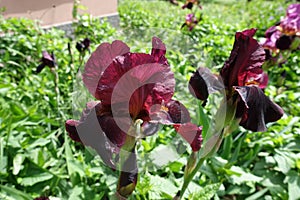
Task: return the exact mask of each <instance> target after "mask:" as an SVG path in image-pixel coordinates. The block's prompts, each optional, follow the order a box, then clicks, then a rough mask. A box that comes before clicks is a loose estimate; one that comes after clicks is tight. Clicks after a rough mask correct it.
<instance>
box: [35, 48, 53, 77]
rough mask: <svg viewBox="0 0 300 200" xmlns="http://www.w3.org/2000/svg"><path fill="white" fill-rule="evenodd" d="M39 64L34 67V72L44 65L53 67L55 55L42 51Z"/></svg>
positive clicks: (39, 70)
mask: <svg viewBox="0 0 300 200" xmlns="http://www.w3.org/2000/svg"><path fill="white" fill-rule="evenodd" d="M42 55H43V56H42V58H41V64H40V65H39V66H38V67H37V68H36V73H40V72H41V71H42V70H43V69H44V68H45V67H46V66H48V67H50V68H55V65H56V62H55V56H54V54H53V53H51V54H49V53H48V52H47V51H43V52H42Z"/></svg>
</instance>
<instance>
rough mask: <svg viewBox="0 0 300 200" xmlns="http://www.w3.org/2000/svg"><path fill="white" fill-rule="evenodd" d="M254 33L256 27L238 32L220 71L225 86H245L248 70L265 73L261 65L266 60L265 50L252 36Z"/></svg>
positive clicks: (254, 73) (253, 72)
mask: <svg viewBox="0 0 300 200" xmlns="http://www.w3.org/2000/svg"><path fill="white" fill-rule="evenodd" d="M254 33H255V29H249V30H245V31H243V32H237V33H236V35H235V42H234V45H233V50H232V51H231V54H230V57H229V59H228V60H227V61H226V62H225V64H224V66H223V68H222V70H221V73H220V75H221V77H222V78H223V81H224V84H225V86H227V87H232V86H243V85H245V84H246V83H245V82H244V81H245V76H246V75H249V73H248V72H251V73H252V74H253V76H257V75H259V74H262V73H263V70H262V69H261V66H262V64H263V63H264V61H265V51H264V49H263V48H262V47H261V46H260V45H259V44H258V42H257V41H256V40H255V39H254V38H252V36H253V34H254ZM248 79H249V78H248Z"/></svg>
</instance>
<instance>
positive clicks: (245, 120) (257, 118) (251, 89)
mask: <svg viewBox="0 0 300 200" xmlns="http://www.w3.org/2000/svg"><path fill="white" fill-rule="evenodd" d="M234 89H235V91H236V92H237V94H238V95H239V98H240V101H239V103H238V106H237V110H236V116H237V117H241V122H240V125H241V126H243V127H244V128H246V129H248V130H251V131H266V130H267V128H266V123H268V122H274V121H277V120H279V119H280V118H281V117H282V115H283V110H282V108H281V107H280V106H278V105H277V104H275V103H274V102H272V101H271V100H270V99H269V98H268V97H267V96H266V95H265V94H264V92H263V91H262V90H261V89H260V88H259V87H257V86H254V85H253V86H244V87H234Z"/></svg>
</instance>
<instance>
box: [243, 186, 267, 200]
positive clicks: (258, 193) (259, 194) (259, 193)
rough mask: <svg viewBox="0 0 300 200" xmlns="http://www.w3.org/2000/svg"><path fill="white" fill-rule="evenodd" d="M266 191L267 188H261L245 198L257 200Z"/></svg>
mask: <svg viewBox="0 0 300 200" xmlns="http://www.w3.org/2000/svg"><path fill="white" fill-rule="evenodd" d="M266 192H268V188H265V189H262V190H260V191H258V192H256V193H254V194H253V195H251V196H249V197H247V198H246V199H245V200H257V199H259V198H260V197H262V196H263V195H264V194H265V193H266Z"/></svg>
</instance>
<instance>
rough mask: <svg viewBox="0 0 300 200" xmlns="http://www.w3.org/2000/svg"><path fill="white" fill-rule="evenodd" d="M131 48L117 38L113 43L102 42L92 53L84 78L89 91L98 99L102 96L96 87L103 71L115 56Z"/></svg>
mask: <svg viewBox="0 0 300 200" xmlns="http://www.w3.org/2000/svg"><path fill="white" fill-rule="evenodd" d="M129 50H130V49H129V47H128V46H127V45H126V44H125V43H123V42H122V41H119V40H115V41H114V42H112V44H109V43H102V44H101V45H100V46H99V47H98V48H97V49H96V51H94V52H93V53H92V55H91V57H90V58H89V60H88V61H87V63H86V65H85V68H84V72H83V74H82V80H83V82H84V84H85V86H86V87H87V89H88V90H89V92H90V93H91V94H92V95H93V96H95V97H96V98H97V99H99V96H101V95H100V94H99V93H98V92H97V90H96V89H97V86H98V82H99V80H100V78H101V76H102V73H103V72H104V71H105V69H106V68H107V67H108V66H109V65H110V64H111V63H112V61H113V59H114V58H116V57H117V56H120V55H123V54H125V53H128V52H129Z"/></svg>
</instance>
